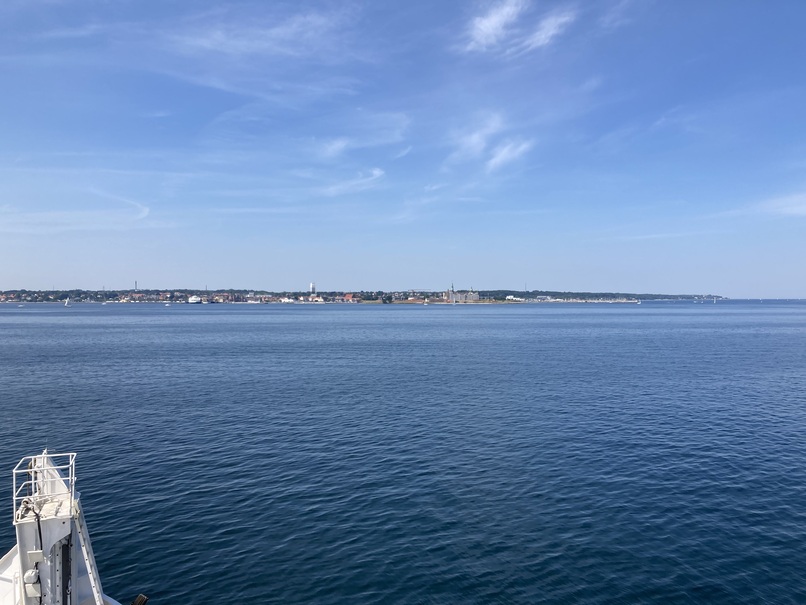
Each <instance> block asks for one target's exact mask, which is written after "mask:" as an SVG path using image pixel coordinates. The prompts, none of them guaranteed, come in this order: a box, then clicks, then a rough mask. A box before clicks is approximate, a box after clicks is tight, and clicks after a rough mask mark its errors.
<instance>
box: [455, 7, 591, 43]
mask: <svg viewBox="0 0 806 605" xmlns="http://www.w3.org/2000/svg"><path fill="white" fill-rule="evenodd" d="M529 8H530V4H529V2H528V1H527V0H503V1H502V2H499V3H497V4H495V5H493V6H492V7H491V8H490V9H489V10H488V11H487V12H486V13H484V14H483V15H479V16H476V17H474V18H473V19H471V21H470V24H469V26H468V29H467V39H468V41H467V43H466V44H465V46H464V50H465V51H468V52H498V53H502V54H505V55H518V54H523V53H526V52H530V51H533V50H535V49H538V48H543V47H546V46H549V45H550V44H551V43H553V42H554V41H555V40H556V39H557V38H558V37H559V36H560V35H561V34H562V33H564V32H565V30H566V29H568V27H569V26H570V25H571V24H572V23H573V22H574V21H575V20H576V18H577V15H576V12H574V11H572V10H567V9H566V10H555V11H553V12H551V13H549V14H547V15H544V16H543V17H542V18H541V19H539V20H538V21H537V23H536V24H534V23H523V22H524V21H527V19H526V14H527V13H528V9H529Z"/></svg>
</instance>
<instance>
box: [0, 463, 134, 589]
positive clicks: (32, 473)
mask: <svg viewBox="0 0 806 605" xmlns="http://www.w3.org/2000/svg"><path fill="white" fill-rule="evenodd" d="M75 461H76V455H75V454H48V452H47V450H46V451H44V452H42V453H41V454H39V455H38V456H27V457H25V458H23V459H22V460H20V462H19V464H17V466H16V467H15V468H14V498H13V503H14V526H15V529H16V532H17V545H16V546H15V547H14V548H12V549H11V550H10V551H9V552H8V553H7V554H6V555H5V556H4V557H3V558H2V559H0V605H120V604H119V603H118V602H117V601H115V600H114V599H110V598H109V597H107V596H106V595H104V593H103V589H102V588H101V579H100V578H99V577H98V568H97V567H96V565H95V555H94V554H93V552H92V544H91V543H90V537H89V534H88V533H87V525H86V523H85V522H84V513H83V512H82V511H81V503H80V499H79V494H78V492H76V467H75Z"/></svg>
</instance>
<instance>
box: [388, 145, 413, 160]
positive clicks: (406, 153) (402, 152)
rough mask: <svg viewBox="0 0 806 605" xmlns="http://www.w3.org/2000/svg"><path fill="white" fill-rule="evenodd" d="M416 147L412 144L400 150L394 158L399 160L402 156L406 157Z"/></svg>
mask: <svg viewBox="0 0 806 605" xmlns="http://www.w3.org/2000/svg"><path fill="white" fill-rule="evenodd" d="M412 149H414V147H412V146H411V145H409V146H408V147H406V148H405V149H402V150H400V151H399V152H398V153H396V154H395V156H394V157H393V158H392V159H394V160H399V159H400V158H405V157H406V156H407V155H409V154H410V153H411V150H412Z"/></svg>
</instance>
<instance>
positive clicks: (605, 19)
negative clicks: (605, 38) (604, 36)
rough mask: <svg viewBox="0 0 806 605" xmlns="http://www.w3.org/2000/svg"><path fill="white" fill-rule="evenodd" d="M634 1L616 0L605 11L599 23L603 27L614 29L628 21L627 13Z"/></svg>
mask: <svg viewBox="0 0 806 605" xmlns="http://www.w3.org/2000/svg"><path fill="white" fill-rule="evenodd" d="M634 3H635V2H634V0H618V1H617V2H615V3H614V4H613V5H612V6H611V7H610V8H609V9H607V10H606V11H605V13H604V15H603V16H602V17H601V19H600V20H599V23H600V24H601V25H602V27H604V28H605V29H615V28H617V27H621V26H622V25H625V24H627V23H629V22H630V17H629V15H628V13H629V10H630V9H631V8H632V5H633V4H634Z"/></svg>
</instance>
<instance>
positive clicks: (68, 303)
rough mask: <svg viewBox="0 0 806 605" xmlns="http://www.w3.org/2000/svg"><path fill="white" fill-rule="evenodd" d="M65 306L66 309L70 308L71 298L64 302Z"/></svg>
mask: <svg viewBox="0 0 806 605" xmlns="http://www.w3.org/2000/svg"><path fill="white" fill-rule="evenodd" d="M64 306H65V307H69V306H70V297H69V296H68V297H67V300H66V301H64Z"/></svg>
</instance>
